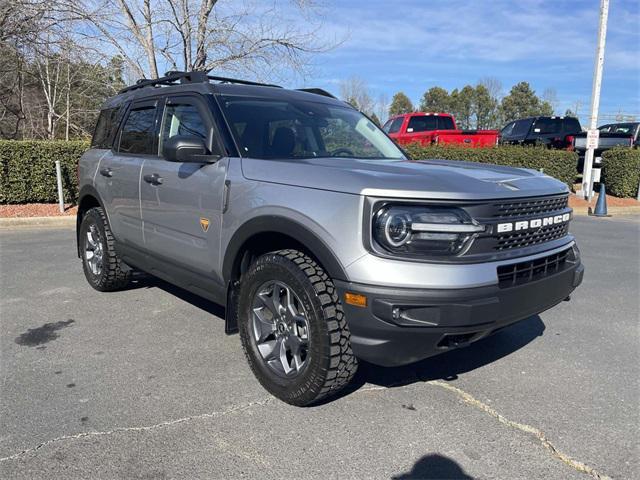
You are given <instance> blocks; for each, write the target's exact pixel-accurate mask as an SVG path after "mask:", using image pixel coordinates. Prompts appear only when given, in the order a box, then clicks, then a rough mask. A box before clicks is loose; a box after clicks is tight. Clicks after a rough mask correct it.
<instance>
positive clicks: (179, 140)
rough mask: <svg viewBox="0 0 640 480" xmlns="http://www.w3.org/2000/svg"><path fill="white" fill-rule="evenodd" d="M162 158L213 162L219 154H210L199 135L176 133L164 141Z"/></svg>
mask: <svg viewBox="0 0 640 480" xmlns="http://www.w3.org/2000/svg"><path fill="white" fill-rule="evenodd" d="M163 151H164V158H165V159H166V160H168V161H169V162H189V163H214V162H216V161H218V160H219V159H220V155H211V154H210V153H209V152H208V150H207V147H206V145H205V143H204V140H203V139H202V138H200V137H196V136H193V135H176V136H174V137H171V138H169V139H168V140H167V141H166V142H165V143H164V148H163Z"/></svg>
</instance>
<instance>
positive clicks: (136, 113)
mask: <svg viewBox="0 0 640 480" xmlns="http://www.w3.org/2000/svg"><path fill="white" fill-rule="evenodd" d="M155 119H156V107H152V106H147V107H140V108H134V109H132V110H131V111H130V112H129V116H128V117H127V121H126V122H125V123H124V126H123V127H122V134H121V135H120V149H119V151H121V152H124V153H138V154H140V153H143V154H153V153H155V152H154V147H153V145H154V137H155V135H154V132H155V123H156V122H155Z"/></svg>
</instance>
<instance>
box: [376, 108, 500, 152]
mask: <svg viewBox="0 0 640 480" xmlns="http://www.w3.org/2000/svg"><path fill="white" fill-rule="evenodd" d="M382 128H383V130H384V131H385V132H387V134H388V135H389V136H390V137H391V138H392V139H393V140H395V141H396V142H397V143H399V144H400V145H408V144H410V143H416V142H417V143H419V144H421V145H434V144H436V145H441V144H452V143H454V144H460V145H468V146H470V147H490V146H493V145H496V144H497V143H498V133H499V132H498V130H458V129H457V128H456V121H455V119H454V118H453V115H451V114H449V113H421V112H416V113H405V114H403V115H396V116H395V117H391V118H390V119H389V120H387V123H385V124H384V126H383V127H382Z"/></svg>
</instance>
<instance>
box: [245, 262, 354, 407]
mask: <svg viewBox="0 0 640 480" xmlns="http://www.w3.org/2000/svg"><path fill="white" fill-rule="evenodd" d="M239 313H240V315H239V329H240V337H241V340H242V345H243V348H244V351H245V355H246V357H247V360H248V361H249V365H250V366H251V369H252V370H253V373H254V374H255V376H256V377H257V378H258V380H259V381H260V383H261V384H262V386H263V387H264V388H265V389H266V390H268V391H269V392H270V393H271V394H273V395H274V396H276V397H278V398H279V399H281V400H283V401H285V402H287V403H290V404H292V405H299V406H303V405H308V404H311V403H314V402H317V401H319V400H321V399H323V398H325V397H327V396H329V395H332V394H334V393H336V392H338V391H339V390H340V389H342V388H343V387H344V386H346V385H347V384H348V383H349V381H350V380H351V379H352V378H353V375H354V374H355V373H356V370H357V367H358V363H357V360H356V358H355V356H354V355H353V352H352V351H351V344H350V342H349V338H350V334H349V329H348V327H347V324H346V321H345V318H344V313H343V312H342V306H341V304H340V302H339V299H338V295H337V292H336V290H335V287H334V285H333V282H332V281H331V279H330V278H329V276H328V275H327V274H326V273H325V272H324V270H323V269H322V268H321V267H320V266H319V265H318V264H317V263H316V262H315V261H314V260H312V259H311V258H310V257H308V256H307V255H305V254H304V253H302V252H299V251H297V250H280V251H277V252H271V253H268V254H265V255H263V256H261V257H260V258H258V259H257V260H256V261H255V262H254V263H253V265H251V267H249V270H248V271H247V272H246V273H245V275H244V276H243V278H242V283H241V290H240V304H239Z"/></svg>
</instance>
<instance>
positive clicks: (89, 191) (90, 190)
mask: <svg viewBox="0 0 640 480" xmlns="http://www.w3.org/2000/svg"><path fill="white" fill-rule="evenodd" d="M85 197H93V198H95V199H96V201H97V202H98V204H99V205H100V207H101V208H102V210H104V212H105V215H107V210H106V209H105V208H104V203H103V202H102V198H100V195H99V194H98V190H96V188H95V187H94V186H93V185H88V184H87V185H83V186H82V188H80V192H79V193H78V214H77V215H76V247H77V250H78V257H81V253H80V238H79V235H80V223H81V222H82V217H81V216H80V214H81V213H82V211H81V210H80V206H81V205H82V200H83V199H84V198H85ZM108 218H109V217H108V215H107V219H108Z"/></svg>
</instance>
